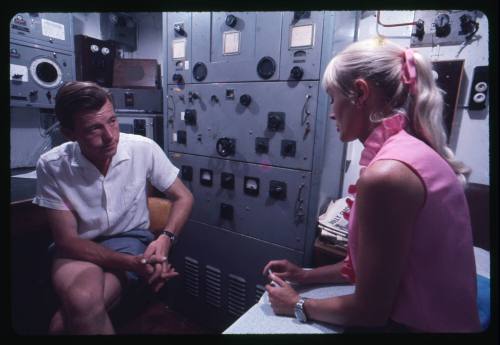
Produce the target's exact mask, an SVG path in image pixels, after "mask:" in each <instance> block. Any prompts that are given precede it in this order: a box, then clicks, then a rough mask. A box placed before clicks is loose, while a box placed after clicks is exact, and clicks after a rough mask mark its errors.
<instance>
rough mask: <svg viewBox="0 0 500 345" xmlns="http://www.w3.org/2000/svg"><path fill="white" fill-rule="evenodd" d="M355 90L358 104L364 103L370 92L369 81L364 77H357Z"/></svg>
mask: <svg viewBox="0 0 500 345" xmlns="http://www.w3.org/2000/svg"><path fill="white" fill-rule="evenodd" d="M354 91H355V93H356V96H355V97H356V98H355V102H356V104H358V105H363V104H364V103H365V102H366V100H367V99H368V96H369V94H370V88H369V86H368V83H367V82H366V80H364V79H361V78H360V79H356V80H355V81H354Z"/></svg>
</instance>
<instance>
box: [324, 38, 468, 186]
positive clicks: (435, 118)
mask: <svg viewBox="0 0 500 345" xmlns="http://www.w3.org/2000/svg"><path fill="white" fill-rule="evenodd" d="M413 56H414V61H415V67H416V74H417V78H416V85H415V88H416V92H414V93H413V94H412V93H410V87H409V85H408V84H406V83H404V82H403V76H402V74H403V73H404V71H403V63H404V57H405V49H404V48H402V47H401V46H399V45H397V44H395V43H393V42H391V41H389V40H386V39H381V38H375V39H368V40H363V41H359V42H355V43H353V44H351V45H349V46H348V47H347V48H346V49H344V50H343V51H342V52H340V53H339V54H337V55H336V56H335V57H334V58H333V59H332V60H331V61H330V63H329V64H328V66H327V67H326V70H325V73H324V75H323V87H324V88H325V89H327V90H328V89H329V88H331V87H332V86H335V87H336V88H338V89H340V90H341V91H342V92H343V93H344V94H345V95H346V96H347V97H349V98H351V99H353V98H354V97H355V95H356V93H355V89H354V81H355V80H356V79H358V78H362V79H365V80H369V81H371V82H373V84H374V85H376V87H378V88H379V89H380V90H381V91H382V93H383V94H384V95H385V102H384V103H385V105H389V106H390V108H391V112H389V113H385V114H382V115H381V117H382V118H383V117H384V116H390V115H392V114H394V113H395V112H400V113H403V114H404V115H405V116H406V117H407V118H408V120H409V128H408V131H409V132H410V133H411V134H412V135H414V136H415V137H417V138H419V139H420V140H422V141H424V142H425V143H427V145H429V146H430V147H432V148H433V149H434V150H435V151H436V152H437V153H438V154H439V155H441V156H442V157H443V158H444V159H445V160H446V161H447V162H448V164H449V165H450V166H451V167H452V168H453V170H454V171H455V173H456V174H457V177H458V178H459V179H460V180H461V182H462V183H465V182H466V178H467V176H468V175H469V174H470V171H471V170H470V168H468V167H467V166H466V165H465V164H464V163H462V162H461V161H459V160H457V159H456V158H455V155H454V153H453V151H452V150H451V149H450V147H449V146H448V145H447V135H446V132H445V130H444V125H443V106H444V101H443V95H442V93H443V91H442V90H441V89H439V88H438V86H437V85H436V82H435V80H434V76H433V74H432V66H431V63H430V62H429V61H428V60H427V59H426V58H425V57H424V56H422V55H421V54H419V53H418V52H413ZM377 114H381V113H380V112H379V113H377ZM379 116H380V115H379ZM370 118H371V117H370ZM382 118H381V119H382ZM381 119H380V120H381Z"/></svg>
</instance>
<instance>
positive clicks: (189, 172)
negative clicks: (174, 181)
mask: <svg viewBox="0 0 500 345" xmlns="http://www.w3.org/2000/svg"><path fill="white" fill-rule="evenodd" d="M181 178H182V179H183V180H185V181H192V180H193V167H191V166H189V165H183V166H181Z"/></svg>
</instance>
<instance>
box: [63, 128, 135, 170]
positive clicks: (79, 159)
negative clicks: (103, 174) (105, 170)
mask: <svg viewBox="0 0 500 345" xmlns="http://www.w3.org/2000/svg"><path fill="white" fill-rule="evenodd" d="M120 135H121V134H120ZM121 139H122V138H120V141H119V142H118V147H117V149H116V153H115V155H114V156H113V158H112V159H111V164H110V168H111V167H113V166H115V165H117V164H118V163H120V162H122V161H124V160H128V159H130V155H129V153H128V151H127V149H126V147H124V144H123V140H121ZM71 166H73V167H80V168H87V167H90V166H92V167H93V166H94V164H92V162H90V161H89V160H88V159H87V158H86V157H85V156H84V155H83V153H82V150H81V149H80V145H78V142H76V141H75V142H74V146H73V157H72V159H71Z"/></svg>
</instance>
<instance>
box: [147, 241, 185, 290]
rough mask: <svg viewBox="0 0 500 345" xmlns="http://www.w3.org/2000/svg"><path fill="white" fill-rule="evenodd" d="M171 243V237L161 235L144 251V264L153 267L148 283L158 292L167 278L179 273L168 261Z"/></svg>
mask: <svg viewBox="0 0 500 345" xmlns="http://www.w3.org/2000/svg"><path fill="white" fill-rule="evenodd" d="M170 245H171V242H170V238H168V237H167V236H159V237H158V238H157V239H156V240H155V241H153V242H151V243H150V244H149V246H148V247H147V248H146V251H145V252H144V259H143V262H144V264H146V265H148V266H151V267H152V269H153V272H152V274H150V275H149V276H148V284H150V285H151V286H152V288H153V291H155V292H158V291H159V290H160V289H161V287H162V286H163V285H164V284H165V282H166V281H167V280H169V279H171V278H173V277H175V276H177V275H179V273H177V272H176V271H175V270H174V268H173V267H172V266H171V265H170V264H169V263H168V261H167V260H168V259H167V258H168V249H169V248H170Z"/></svg>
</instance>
